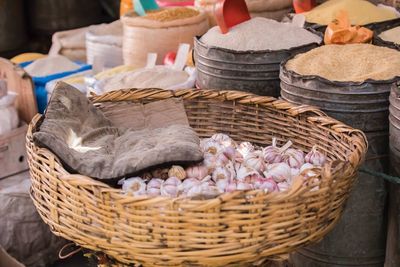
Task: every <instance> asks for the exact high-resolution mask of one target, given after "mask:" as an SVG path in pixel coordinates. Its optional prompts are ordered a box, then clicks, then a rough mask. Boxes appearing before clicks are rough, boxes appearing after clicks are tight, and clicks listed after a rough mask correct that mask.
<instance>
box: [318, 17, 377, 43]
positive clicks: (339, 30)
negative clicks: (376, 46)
mask: <svg viewBox="0 0 400 267" xmlns="http://www.w3.org/2000/svg"><path fill="white" fill-rule="evenodd" d="M373 34H374V33H373V31H371V30H369V29H367V28H364V27H360V26H351V24H350V20H349V16H348V14H347V12H346V11H344V10H342V11H340V12H339V14H338V15H337V17H336V19H335V20H334V21H332V22H331V23H329V24H328V26H327V28H326V31H325V36H324V42H325V44H355V43H369V42H371V40H372V37H373Z"/></svg>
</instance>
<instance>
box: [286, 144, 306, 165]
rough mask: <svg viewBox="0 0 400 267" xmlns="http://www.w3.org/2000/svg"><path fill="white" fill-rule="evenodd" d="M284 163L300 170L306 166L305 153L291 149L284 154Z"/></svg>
mask: <svg viewBox="0 0 400 267" xmlns="http://www.w3.org/2000/svg"><path fill="white" fill-rule="evenodd" d="M283 161H284V162H286V163H287V164H288V165H289V166H290V167H291V168H297V169H300V167H301V165H303V164H304V153H303V151H301V150H298V149H294V148H289V149H287V150H286V151H285V152H284V154H283Z"/></svg>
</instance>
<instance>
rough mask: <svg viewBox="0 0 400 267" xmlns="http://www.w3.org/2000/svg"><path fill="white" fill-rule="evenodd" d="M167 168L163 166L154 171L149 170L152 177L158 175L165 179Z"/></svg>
mask: <svg viewBox="0 0 400 267" xmlns="http://www.w3.org/2000/svg"><path fill="white" fill-rule="evenodd" d="M168 171H169V169H168V168H163V169H156V170H154V171H152V172H151V174H152V176H153V177H159V178H161V179H167V178H168V177H169V176H168Z"/></svg>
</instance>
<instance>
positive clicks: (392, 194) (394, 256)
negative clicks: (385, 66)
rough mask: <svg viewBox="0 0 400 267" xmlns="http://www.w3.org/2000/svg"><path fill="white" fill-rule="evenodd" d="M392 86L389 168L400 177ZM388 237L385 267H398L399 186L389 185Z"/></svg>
mask: <svg viewBox="0 0 400 267" xmlns="http://www.w3.org/2000/svg"><path fill="white" fill-rule="evenodd" d="M398 86H400V84H399V85H396V84H394V85H393V87H392V91H391V93H390V108H389V110H390V117H389V121H390V126H389V129H390V167H391V173H392V174H393V175H395V176H397V177H399V176H400V99H399V97H400V96H399V94H400V89H399V88H398ZM389 187H390V188H389V208H388V235H387V243H386V261H385V267H398V266H400V185H398V184H393V183H391V184H390V185H389Z"/></svg>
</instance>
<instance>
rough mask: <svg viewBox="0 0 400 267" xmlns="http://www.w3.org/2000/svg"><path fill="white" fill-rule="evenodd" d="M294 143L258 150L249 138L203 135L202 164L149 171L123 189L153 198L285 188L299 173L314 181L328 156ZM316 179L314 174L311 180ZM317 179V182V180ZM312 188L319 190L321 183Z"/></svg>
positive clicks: (201, 143) (131, 193)
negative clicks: (303, 148)
mask: <svg viewBox="0 0 400 267" xmlns="http://www.w3.org/2000/svg"><path fill="white" fill-rule="evenodd" d="M291 145H292V142H291V141H289V142H287V143H286V144H285V145H284V146H282V147H278V146H277V145H276V139H273V143H272V145H271V146H268V147H265V148H260V147H256V146H253V145H252V144H251V143H249V142H243V143H240V144H237V143H236V142H235V141H234V140H233V139H231V138H230V137H229V136H228V135H226V134H221V133H219V134H215V135H213V136H212V137H211V138H206V139H202V140H201V142H200V147H201V149H202V151H203V153H204V160H203V162H202V163H200V164H197V165H194V166H190V167H188V168H186V169H184V168H183V167H181V166H172V167H171V168H169V169H157V170H155V171H153V172H150V173H145V174H143V175H142V177H134V178H130V179H127V180H121V181H120V182H121V184H122V190H123V191H124V192H125V193H126V194H129V195H134V196H140V195H143V196H144V195H147V196H151V197H155V196H165V197H196V196H205V197H215V196H217V195H219V194H223V193H226V192H233V191H235V190H264V191H265V192H284V191H288V190H289V189H290V188H291V185H292V183H293V180H294V178H295V177H298V175H299V174H301V176H300V177H303V179H306V180H307V179H316V180H318V179H317V178H315V177H314V176H316V172H315V169H318V168H321V166H322V165H323V164H324V162H325V161H326V157H325V156H324V155H323V154H322V153H321V152H319V151H317V149H316V147H315V146H314V147H313V149H312V150H311V151H310V152H309V153H308V154H306V155H304V153H303V151H301V150H298V149H294V148H291ZM313 177H314V178H313ZM318 182H319V181H314V184H315V183H316V184H318ZM312 190H318V186H317V187H314V188H313V189H312Z"/></svg>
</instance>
